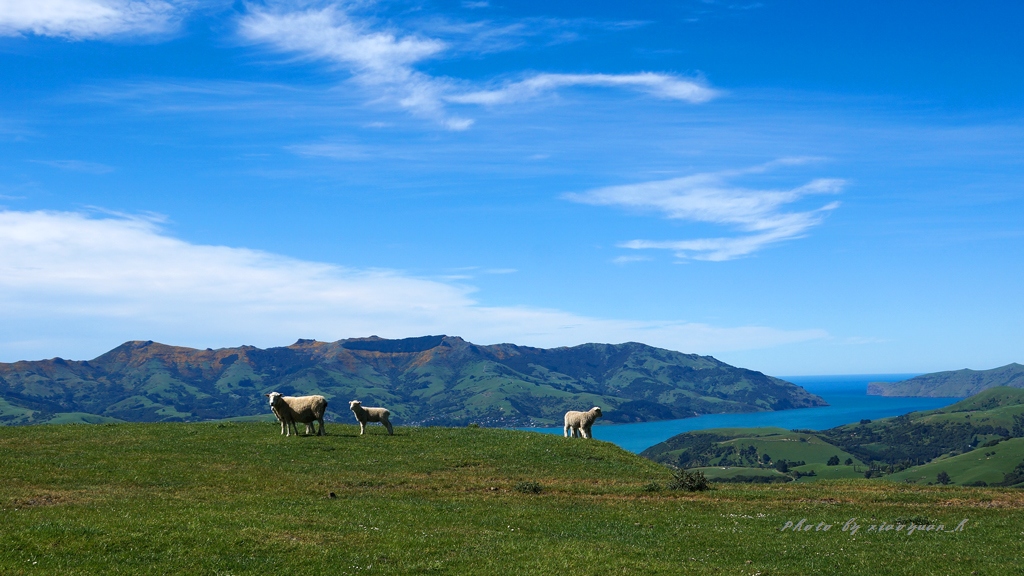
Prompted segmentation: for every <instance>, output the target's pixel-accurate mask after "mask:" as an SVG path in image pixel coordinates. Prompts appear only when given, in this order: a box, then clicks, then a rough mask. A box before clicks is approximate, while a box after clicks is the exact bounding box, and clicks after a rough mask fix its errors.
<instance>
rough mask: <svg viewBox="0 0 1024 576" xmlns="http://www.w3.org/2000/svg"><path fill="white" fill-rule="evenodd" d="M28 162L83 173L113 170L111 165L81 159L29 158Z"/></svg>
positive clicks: (109, 171) (103, 172)
mask: <svg viewBox="0 0 1024 576" xmlns="http://www.w3.org/2000/svg"><path fill="white" fill-rule="evenodd" d="M30 162H34V163H36V164H43V165H45V166H52V167H53V168H59V169H61V170H67V171H69V172H82V173H84V174H97V175H98V174H109V173H111V172H113V171H114V167H113V166H107V165H106V164H99V163H97V162H84V161H82V160H30Z"/></svg>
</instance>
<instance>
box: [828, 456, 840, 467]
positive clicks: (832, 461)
mask: <svg viewBox="0 0 1024 576" xmlns="http://www.w3.org/2000/svg"><path fill="white" fill-rule="evenodd" d="M826 464H827V465H829V466H839V456H833V457H831V458H829V459H828V462H826Z"/></svg>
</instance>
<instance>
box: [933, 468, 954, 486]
mask: <svg viewBox="0 0 1024 576" xmlns="http://www.w3.org/2000/svg"><path fill="white" fill-rule="evenodd" d="M935 481H936V482H938V483H939V484H942V485H943V486H945V485H946V484H949V483H950V482H952V480H950V479H949V474H946V471H945V470H943V471H942V472H939V475H938V476H936V477H935Z"/></svg>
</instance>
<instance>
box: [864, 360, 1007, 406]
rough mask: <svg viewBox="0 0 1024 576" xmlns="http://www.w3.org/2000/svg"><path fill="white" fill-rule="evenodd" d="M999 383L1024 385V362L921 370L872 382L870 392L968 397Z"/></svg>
mask: <svg viewBox="0 0 1024 576" xmlns="http://www.w3.org/2000/svg"><path fill="white" fill-rule="evenodd" d="M997 386H1010V387H1012V388H1024V366H1021V365H1020V364H1017V363H1013V364H1007V365H1006V366H1003V367H1001V368H993V369H991V370H966V369H965V370H951V371H949V372H935V373H932V374H922V375H921V376H917V377H915V378H911V379H910V380H904V381H902V382H871V383H870V384H868V394H872V395H876V396H931V397H948V398H965V397H967V396H973V395H974V394H977V393H979V392H981V391H983V390H988V389H989V388H995V387H997Z"/></svg>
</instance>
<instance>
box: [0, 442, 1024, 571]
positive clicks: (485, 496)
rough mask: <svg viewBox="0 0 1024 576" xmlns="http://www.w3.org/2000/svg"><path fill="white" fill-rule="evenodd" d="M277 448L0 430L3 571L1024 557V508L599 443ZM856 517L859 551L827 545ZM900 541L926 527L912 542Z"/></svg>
mask: <svg viewBox="0 0 1024 576" xmlns="http://www.w3.org/2000/svg"><path fill="white" fill-rule="evenodd" d="M278 432H279V430H278V427H277V426H276V425H275V424H273V423H244V424H238V423H220V424H218V423H157V424H135V423H127V424H104V425H98V426H80V425H60V426H22V427H0V453H2V454H4V466H2V467H0V511H2V512H3V515H4V523H3V529H2V530H0V574H5V575H8V574H9V575H14V576H16V575H22V574H25V575H28V574H61V575H71V576H76V575H85V574H88V575H92V574H133V575H135V574H143V575H146V574H232V575H236V576H239V575H249V574H261V575H262V574H282V573H296V574H375V573H381V574H399V575H405V574H459V575H462V574H469V575H476V574H480V575H501V576H504V575H507V574H524V575H533V574H537V575H547V574H644V575H647V574H681V573H685V574H695V575H712V574H715V575H717V574H744V575H748V576H749V575H753V574H758V573H760V574H763V575H768V574H772V575H800V574H851V575H871V576H875V575H903V574H907V575H916V574H947V573H950V574H957V573H962V572H963V571H964V567H969V568H970V570H972V571H977V573H978V574H1010V573H1016V572H1014V571H1015V570H1017V569H1018V568H1019V562H1020V557H1021V555H1022V554H1024V543H1022V541H1021V539H1020V535H1019V533H1020V522H1019V520H1020V517H1021V512H1022V510H1024V492H1022V491H1019V490H1013V489H1005V488H1002V489H997V488H961V487H938V486H913V485H899V484H891V483H886V484H884V485H883V484H880V483H878V482H877V481H866V480H854V481H850V480H846V481H831V482H820V483H817V484H800V483H797V482H791V483H789V484H785V485H764V486H751V485H740V484H727V483H722V484H717V485H716V486H715V488H714V489H713V490H711V491H708V492H695V493H689V492H676V491H672V490H668V489H667V488H666V486H667V484H668V482H669V480H670V477H671V471H670V470H669V469H668V468H665V467H663V466H660V465H658V464H655V463H653V462H650V461H649V460H645V459H643V458H639V457H637V456H635V455H633V454H630V453H628V452H626V451H624V450H621V449H619V448H617V447H616V446H614V445H611V444H608V443H604V442H600V441H582V440H569V439H565V438H561V437H556V436H551V435H545V434H534V433H528V432H517V431H512V430H494V429H483V428H478V429H473V428H461V429H455V428H437V427H424V428H409V427H399V428H397V429H396V434H395V436H387V435H386V434H384V433H383V431H382V429H381V428H380V427H373V428H371V429H370V431H369V432H368V433H367V435H366V436H362V437H360V436H358V435H357V434H358V428H357V427H356V426H352V425H337V424H333V425H332V424H329V425H328V427H327V432H328V436H325V437H315V436H308V437H298V438H296V437H291V438H285V437H282V436H280V435H279V434H278ZM768 437H770V435H769V436H765V437H764V438H768ZM332 494H333V497H332ZM802 519H803V520H804V522H801V520H802ZM850 519H854V520H855V521H856V522H857V523H858V524H859V525H860V528H859V531H858V532H857V533H856V534H852V533H851V531H850V530H846V531H844V530H843V529H842V526H843V525H844V524H845V523H847V522H848V521H849V520H850ZM965 519H966V520H967V524H966V527H965V528H963V529H962V530H959V531H954V528H955V527H956V526H957V525H960V524H961V522H963V521H964V520H965ZM787 522H788V523H789V525H790V526H791V527H792V526H793V525H796V524H800V525H801V526H802V525H803V524H805V523H806V524H808V525H809V526H810V527H811V528H812V529H811V530H810V531H807V532H804V531H801V532H799V533H796V532H794V531H792V530H791V529H789V530H782V528H783V527H785V526H786V525H787ZM911 523H913V524H915V525H918V524H919V525H920V526H922V527H926V526H928V525H930V526H932V527H933V528H938V527H939V526H941V527H942V528H941V529H938V530H933V531H927V530H925V528H921V529H920V530H918V531H916V532H915V533H913V534H908V533H907V530H906V528H907V527H908V526H909V525H910V524H911ZM826 525H828V527H829V528H830V529H829V530H825V529H824V527H825V526H826ZM887 525H892V526H893V527H894V530H892V531H880V530H882V528H884V527H885V526H887ZM872 526H874V527H875V528H876V529H872ZM895 528H898V530H897V529H895Z"/></svg>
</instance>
